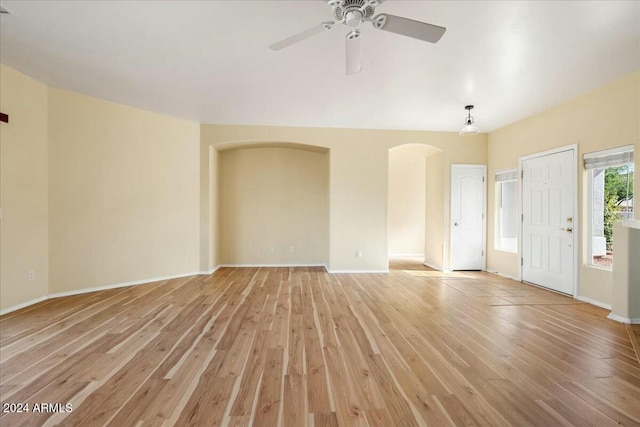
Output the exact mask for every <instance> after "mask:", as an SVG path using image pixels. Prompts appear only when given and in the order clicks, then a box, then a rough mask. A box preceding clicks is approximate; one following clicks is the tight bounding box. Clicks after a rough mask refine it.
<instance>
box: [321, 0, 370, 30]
mask: <svg viewBox="0 0 640 427" xmlns="http://www.w3.org/2000/svg"><path fill="white" fill-rule="evenodd" d="M329 5H331V6H332V7H333V15H334V16H335V17H336V19H337V20H338V21H344V23H345V24H347V25H349V26H351V27H357V26H358V25H360V24H361V23H362V22H363V21H364V20H365V19H370V18H372V17H373V14H374V13H375V10H376V6H377V2H371V1H368V0H339V1H336V0H330V1H329Z"/></svg>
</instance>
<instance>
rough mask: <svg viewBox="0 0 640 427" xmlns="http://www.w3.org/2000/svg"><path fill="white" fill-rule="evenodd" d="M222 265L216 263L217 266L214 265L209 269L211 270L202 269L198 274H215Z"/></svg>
mask: <svg viewBox="0 0 640 427" xmlns="http://www.w3.org/2000/svg"><path fill="white" fill-rule="evenodd" d="M220 267H221V266H220V265H216V266H215V267H213V268H212V269H211V270H209V271H201V272H200V273H198V274H204V275H209V274H213V273H215V272H216V271H218V269H219V268H220Z"/></svg>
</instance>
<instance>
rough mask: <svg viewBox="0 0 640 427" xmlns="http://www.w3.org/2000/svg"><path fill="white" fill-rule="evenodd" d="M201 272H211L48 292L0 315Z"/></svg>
mask: <svg viewBox="0 0 640 427" xmlns="http://www.w3.org/2000/svg"><path fill="white" fill-rule="evenodd" d="M217 269H218V267H216V268H215V269H213V270H212V272H211V273H213V272H214V271H215V270H217ZM200 274H210V273H209V272H204V273H202V272H194V273H186V274H176V275H172V276H162V277H153V278H150V279H143V280H133V281H130V282H122V283H115V284H112V285H105V286H97V287H95V288H84V289H75V290H73V291H66V292H56V293H54V294H47V295H44V296H42V297H39V298H36V299H33V300H31V301H27V302H23V303H21V304H17V305H14V306H11V307H7V308H5V309H4V310H0V316H2V315H4V314H8V313H11V312H12V311H16V310H20V309H21V308H26V307H29V306H30V305H33V304H36V303H39V302H42V301H45V300H48V299H54V298H62V297H69V296H73V295H80V294H88V293H91V292H100V291H106V290H109V289H117V288H126V287H127V286H137V285H144V284H147V283H153V282H161V281H163V280H171V279H179V278H182V277H189V276H197V275H200Z"/></svg>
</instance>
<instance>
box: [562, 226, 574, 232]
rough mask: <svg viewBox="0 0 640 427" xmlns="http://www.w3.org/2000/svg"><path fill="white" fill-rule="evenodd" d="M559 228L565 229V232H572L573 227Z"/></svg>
mask: <svg viewBox="0 0 640 427" xmlns="http://www.w3.org/2000/svg"><path fill="white" fill-rule="evenodd" d="M560 230H562V231H566V232H567V233H573V228H571V227H567V228H561V229H560Z"/></svg>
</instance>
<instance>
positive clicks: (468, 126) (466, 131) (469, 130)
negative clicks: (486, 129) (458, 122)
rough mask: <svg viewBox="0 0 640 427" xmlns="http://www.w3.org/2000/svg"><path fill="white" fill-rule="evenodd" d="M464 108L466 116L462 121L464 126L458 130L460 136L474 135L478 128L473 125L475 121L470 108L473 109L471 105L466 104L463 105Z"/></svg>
mask: <svg viewBox="0 0 640 427" xmlns="http://www.w3.org/2000/svg"><path fill="white" fill-rule="evenodd" d="M464 109H465V110H467V111H468V113H467V118H466V119H465V121H464V127H463V128H462V130H460V136H466V135H475V134H477V133H478V132H479V131H478V128H477V127H475V126H474V125H473V124H474V123H475V122H474V121H473V117H471V110H473V105H467V106H465V107H464Z"/></svg>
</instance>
